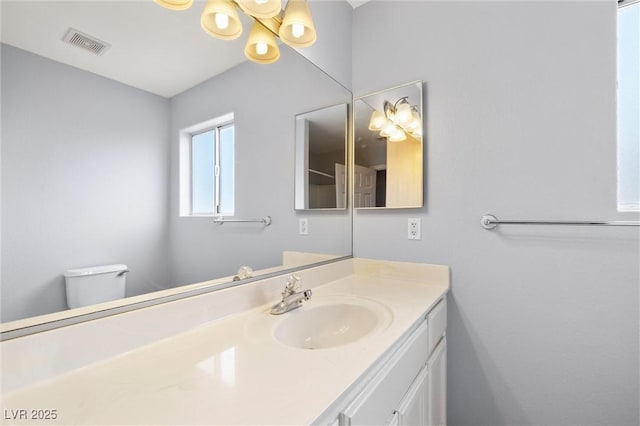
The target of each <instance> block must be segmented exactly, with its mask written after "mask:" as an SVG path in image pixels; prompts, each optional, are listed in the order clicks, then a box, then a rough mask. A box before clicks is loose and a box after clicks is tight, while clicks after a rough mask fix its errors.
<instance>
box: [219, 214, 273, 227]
mask: <svg viewBox="0 0 640 426" xmlns="http://www.w3.org/2000/svg"><path fill="white" fill-rule="evenodd" d="M226 222H233V223H240V222H242V223H248V222H251V223H262V224H264V226H269V225H271V216H265V217H263V218H262V219H229V218H225V217H222V216H218V217H214V218H213V223H217V224H218V225H222V224H224V223H226Z"/></svg>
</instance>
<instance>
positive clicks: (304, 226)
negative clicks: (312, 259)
mask: <svg viewBox="0 0 640 426" xmlns="http://www.w3.org/2000/svg"><path fill="white" fill-rule="evenodd" d="M298 233H299V234H300V235H309V220H308V219H306V218H305V219H300V220H299V221H298Z"/></svg>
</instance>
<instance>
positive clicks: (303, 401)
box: [2, 267, 449, 425]
mask: <svg viewBox="0 0 640 426" xmlns="http://www.w3.org/2000/svg"><path fill="white" fill-rule="evenodd" d="M444 268H446V267H444ZM447 273H448V272H447ZM391 275H393V274H391ZM303 286H304V284H303ZM448 287H449V282H448V279H446V280H435V281H434V280H427V282H425V281H423V280H420V279H419V277H418V279H415V280H413V281H412V280H407V279H406V277H392V276H389V274H384V273H382V274H370V273H366V274H365V273H362V274H361V273H357V271H356V273H354V274H353V275H349V276H346V277H344V278H340V279H337V280H335V281H331V282H329V283H327V284H325V285H322V286H318V287H315V288H314V289H313V297H312V298H311V300H309V301H307V302H305V303H304V305H303V307H302V308H300V309H301V310H304V309H305V307H312V306H314V304H321V303H322V302H323V300H325V301H326V300H329V299H335V298H338V297H353V296H358V297H362V298H367V299H370V300H373V301H377V302H380V303H382V304H384V305H385V306H386V307H387V308H388V309H389V311H390V313H391V315H392V321H391V322H390V323H389V325H388V326H387V327H386V328H384V329H381V330H378V331H376V332H374V333H373V334H371V335H368V336H366V337H364V338H362V339H360V340H358V341H356V342H353V343H351V344H348V345H344V346H338V347H335V348H329V349H318V350H305V349H297V348H292V347H289V346H285V345H284V344H282V343H280V342H278V341H277V340H275V339H274V338H273V337H272V336H271V334H270V333H271V330H272V329H273V327H274V326H275V325H276V324H277V323H279V322H280V321H282V320H284V319H285V318H286V317H287V316H288V315H291V313H288V314H284V315H280V316H272V315H269V313H268V310H269V307H270V305H263V306H261V307H259V308H255V309H251V310H248V311H243V312H240V313H236V314H234V315H230V316H226V317H223V318H220V319H218V320H215V321H212V322H209V323H206V324H203V325H202V326H200V327H198V328H196V329H193V330H191V331H187V332H183V333H180V334H178V335H176V336H173V337H169V338H166V339H164V340H160V341H157V342H155V343H153V344H149V345H146V346H143V347H141V348H138V349H135V350H132V351H128V352H125V353H122V354H120V355H118V356H115V357H111V358H108V359H106V360H103V361H100V362H98V363H94V364H91V365H88V366H85V367H83V368H79V369H75V370H73V371H70V372H67V373H65V374H61V375H56V376H53V377H51V378H50V379H48V380H45V381H40V382H38V383H34V384H31V385H29V386H25V387H22V388H19V389H16V390H14V391H11V392H9V393H6V394H4V395H3V402H2V406H3V411H4V414H5V415H4V419H3V423H5V424H37V423H38V422H37V421H36V420H34V419H32V418H31V417H30V415H31V413H27V417H28V418H27V420H9V419H7V415H6V414H7V410H17V409H27V410H31V409H41V410H47V409H48V410H56V417H57V418H56V419H55V420H53V419H50V420H42V421H41V422H40V423H41V424H65V425H71V424H83V425H89V424H156V425H159V424H309V423H311V422H313V421H314V419H316V418H317V417H318V416H320V415H321V414H322V413H323V412H324V411H325V410H326V409H327V408H328V407H329V406H330V405H331V403H332V402H333V401H334V400H335V399H336V398H338V397H339V396H340V395H341V394H343V393H344V392H345V391H346V390H347V389H348V388H349V387H350V386H351V385H352V384H353V383H354V382H355V381H356V380H357V379H358V378H359V377H360V376H362V375H363V373H365V371H366V370H367V369H368V368H369V367H370V366H371V365H372V364H374V363H375V361H376V360H377V359H379V358H380V357H381V356H382V355H383V354H384V353H385V352H386V351H387V350H388V349H389V348H390V347H391V346H392V345H393V343H394V342H396V341H397V340H398V339H399V338H400V337H401V336H402V335H403V334H405V333H406V332H407V331H408V330H409V328H410V327H411V326H412V325H413V324H414V323H415V322H416V321H417V320H418V319H420V318H421V317H422V316H423V315H424V314H425V313H426V312H427V311H428V310H429V309H430V308H431V307H432V306H433V305H434V304H435V303H436V302H437V301H438V300H439V299H440V298H441V297H442V296H443V295H444V294H445V293H446V292H447V291H448ZM294 312H295V311H294ZM77 350H78V351H82V350H83V346H82V342H77ZM3 368H4V366H3ZM9 413H10V414H12V413H15V411H9ZM9 417H11V416H9Z"/></svg>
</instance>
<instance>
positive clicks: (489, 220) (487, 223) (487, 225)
mask: <svg viewBox="0 0 640 426" xmlns="http://www.w3.org/2000/svg"><path fill="white" fill-rule="evenodd" d="M480 224H481V225H482V227H483V228H484V229H494V228H495V227H497V226H498V225H574V226H586V225H600V226H640V222H638V221H629V222H626V221H625V222H623V221H557V220H500V219H498V218H497V217H495V216H494V215H492V214H485V215H484V216H482V220H481V221H480Z"/></svg>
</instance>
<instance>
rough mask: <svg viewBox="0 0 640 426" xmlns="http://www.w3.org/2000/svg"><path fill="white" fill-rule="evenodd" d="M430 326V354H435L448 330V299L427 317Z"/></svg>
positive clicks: (439, 303) (442, 301)
mask: <svg viewBox="0 0 640 426" xmlns="http://www.w3.org/2000/svg"><path fill="white" fill-rule="evenodd" d="M427 323H428V324H429V353H431V352H433V350H434V349H435V347H436V345H437V344H438V342H439V341H440V338H441V337H442V335H443V334H444V332H445V331H446V329H447V299H446V297H445V298H444V299H442V300H441V301H440V302H438V304H437V305H436V306H435V307H434V308H433V309H432V310H431V312H429V314H428V315H427Z"/></svg>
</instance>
